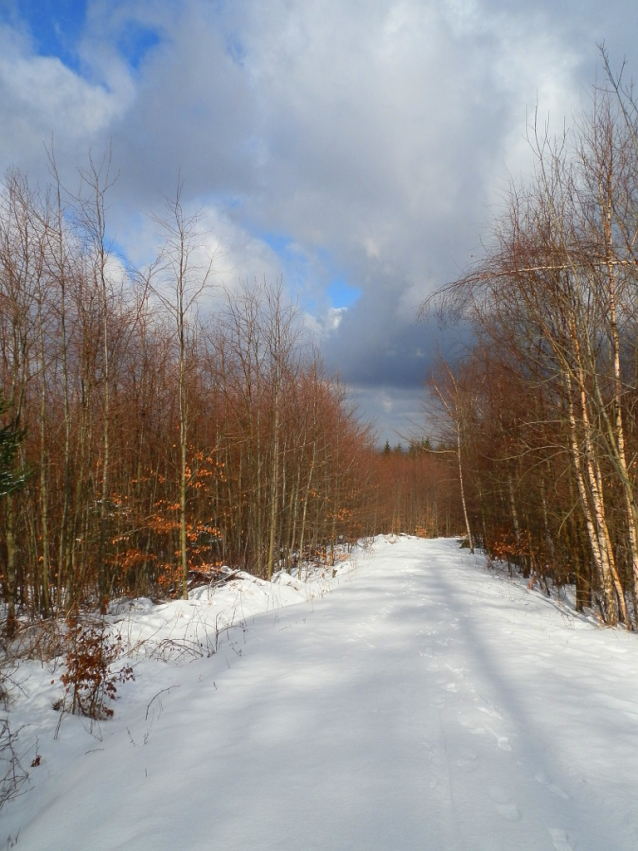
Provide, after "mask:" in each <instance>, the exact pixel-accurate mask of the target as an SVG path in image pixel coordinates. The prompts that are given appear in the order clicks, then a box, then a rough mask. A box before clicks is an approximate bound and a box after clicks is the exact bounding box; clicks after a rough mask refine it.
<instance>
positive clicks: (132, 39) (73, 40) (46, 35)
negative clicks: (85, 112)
mask: <svg viewBox="0 0 638 851" xmlns="http://www.w3.org/2000/svg"><path fill="white" fill-rule="evenodd" d="M86 11H87V0H8V1H7V0H5V2H2V0H0V21H3V22H5V23H8V24H9V25H11V26H13V27H17V28H20V29H24V28H26V30H27V31H28V32H29V34H30V36H31V39H32V41H33V48H34V50H35V51H36V53H37V54H38V55H40V56H56V57H57V58H58V59H59V60H60V61H61V62H63V63H64V64H65V65H66V66H67V67H68V68H70V69H71V70H72V71H75V72H76V73H78V74H82V72H83V70H85V69H83V67H82V62H81V60H80V57H79V54H78V49H77V46H78V42H79V41H80V38H81V36H82V33H83V30H84V26H85V23H86ZM160 41H161V37H160V34H159V33H158V31H157V30H155V29H153V28H151V27H146V26H144V25H142V24H140V23H138V22H137V21H133V20H127V21H125V23H124V25H123V27H122V28H121V30H120V32H119V34H118V37H117V39H116V46H117V50H118V52H119V54H120V55H121V56H122V58H123V59H124V60H125V61H126V62H127V63H128V64H129V66H130V67H131V68H132V69H133V70H138V69H139V67H140V65H141V63H142V61H143V60H144V58H145V57H146V55H147V54H148V52H149V51H150V50H152V49H153V48H154V47H156V46H157V45H158V44H159V43H160Z"/></svg>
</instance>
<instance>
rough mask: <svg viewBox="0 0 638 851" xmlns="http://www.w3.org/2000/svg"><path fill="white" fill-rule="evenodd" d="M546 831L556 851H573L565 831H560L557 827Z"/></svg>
mask: <svg viewBox="0 0 638 851" xmlns="http://www.w3.org/2000/svg"><path fill="white" fill-rule="evenodd" d="M548 830H549V835H550V836H551V837H552V842H553V843H554V848H555V849H556V851H574V846H573V845H572V843H571V842H570V839H569V834H568V833H567V831H566V830H562V829H561V828H559V827H550V828H548Z"/></svg>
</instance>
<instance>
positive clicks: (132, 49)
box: [117, 21, 161, 71]
mask: <svg viewBox="0 0 638 851" xmlns="http://www.w3.org/2000/svg"><path fill="white" fill-rule="evenodd" d="M160 41H161V38H160V35H159V33H158V32H157V30H155V29H152V28H150V27H145V26H142V24H139V23H138V22H137V21H127V23H126V24H125V27H124V29H123V30H122V32H121V34H120V37H119V38H118V40H117V49H118V52H119V53H120V55H121V56H122V57H123V58H124V59H125V60H126V61H127V62H128V64H129V65H130V67H131V68H133V69H134V70H135V71H137V70H139V67H140V65H141V64H142V62H143V61H144V59H145V57H146V55H147V54H148V52H149V51H150V50H152V49H153V48H154V47H157V45H158V44H159V43H160Z"/></svg>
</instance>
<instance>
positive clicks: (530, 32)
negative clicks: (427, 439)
mask: <svg viewBox="0 0 638 851" xmlns="http://www.w3.org/2000/svg"><path fill="white" fill-rule="evenodd" d="M636 30H637V23H636V15H635V14H634V13H633V12H631V11H628V6H627V3H626V2H620V0H609V2H607V3H605V4H604V6H603V4H600V3H599V2H593V0H581V2H576V0H564V2H562V3H560V4H556V3H554V2H551V3H550V2H549V0H528V2H527V3H525V4H522V3H512V2H509V0H445V2H443V1H442V0H365V2H364V0H352V2H347V3H346V2H343V0H232V2H231V0H225V1H224V0H87V2H85V3H84V2H71V0H0V166H1V167H2V169H3V170H4V169H5V168H7V167H9V166H17V167H19V168H21V169H23V170H24V171H26V172H27V173H28V174H29V176H30V177H31V178H32V179H33V180H36V181H40V182H45V181H46V179H47V170H46V157H45V155H44V146H45V145H47V144H50V143H51V140H53V144H54V148H55V152H56V157H57V160H58V164H59V166H60V169H61V171H62V173H63V176H64V177H65V179H66V180H68V181H69V182H71V183H72V182H73V181H74V180H77V177H76V175H77V171H76V169H77V166H78V165H81V164H82V163H83V162H85V161H86V157H87V154H88V152H89V151H92V152H93V153H94V154H95V153H96V152H101V151H104V150H107V149H108V148H109V146H110V148H111V150H112V156H113V167H114V169H115V170H116V171H117V172H119V175H120V177H119V179H118V182H117V184H116V186H115V187H114V189H113V195H112V203H111V207H110V211H109V214H110V217H111V218H110V222H111V229H112V232H113V238H114V239H115V240H116V242H117V244H118V246H121V248H122V250H123V251H125V252H126V253H127V254H128V255H129V256H131V258H132V259H134V260H136V261H137V260H139V259H143V258H144V257H146V256H147V255H148V253H149V252H150V251H151V250H152V247H153V234H152V233H151V232H150V229H149V226H148V220H147V219H146V218H145V216H144V214H145V213H146V212H148V211H151V210H154V209H157V208H158V206H159V205H160V204H161V197H162V194H163V193H166V194H169V195H170V194H171V193H172V191H173V190H174V186H175V182H176V178H177V175H178V174H180V175H182V177H183V179H184V186H185V193H186V196H185V200H186V202H187V204H189V205H191V207H192V209H195V208H198V209H201V210H202V211H203V212H204V214H205V219H206V225H207V227H208V228H210V230H211V231H212V233H213V234H214V239H215V240H216V245H217V246H218V248H219V256H220V258H221V261H220V263H221V268H220V270H219V275H220V277H221V278H223V280H224V283H225V284H226V285H230V286H232V285H233V284H234V283H235V282H237V281H241V280H243V281H251V280H255V279H257V280H263V279H264V278H266V279H268V280H279V279H283V281H284V283H285V285H286V286H287V287H288V288H289V290H290V291H291V296H292V297H293V298H296V299H297V300H298V301H299V303H300V304H301V305H302V307H303V309H304V310H305V311H306V312H307V321H308V325H309V327H311V328H312V329H313V330H314V332H315V333H316V334H317V338H318V342H319V345H320V347H321V349H322V352H323V355H324V358H325V360H326V363H327V364H328V366H330V367H331V368H333V369H335V370H338V371H339V374H340V376H341V378H342V380H344V381H345V382H346V383H347V384H348V386H349V387H350V388H351V391H352V394H353V398H356V399H357V400H358V402H359V404H360V408H361V412H362V414H363V415H364V416H365V417H374V418H376V420H377V423H378V426H379V433H380V440H385V438H386V437H388V438H389V439H390V440H391V442H396V441H397V440H398V439H399V436H401V438H402V439H404V438H405V435H406V433H408V432H409V431H412V430H414V429H415V428H418V425H419V422H422V415H421V401H422V398H423V390H422V382H423V379H424V377H425V376H426V374H427V372H428V369H429V367H430V365H431V363H432V360H433V358H434V357H435V356H436V355H437V353H438V352H439V351H440V350H441V349H443V350H447V351H450V350H452V349H453V347H454V346H456V345H458V340H453V339H451V338H450V337H449V332H448V337H447V338H446V337H442V336H441V334H440V332H439V331H438V330H437V328H436V327H434V326H427V325H423V324H419V323H417V321H416V316H417V312H418V307H419V305H420V303H421V302H422V300H423V299H424V298H425V297H426V296H427V295H428V293H429V292H431V291H432V289H434V288H436V287H438V286H441V285H442V284H444V283H446V282H447V281H449V280H451V279H454V278H455V277H457V276H458V274H459V273H460V272H461V271H462V270H463V269H464V268H465V267H466V266H467V264H468V263H469V262H470V258H471V255H472V254H473V253H476V251H477V250H480V244H481V240H482V239H483V238H484V236H485V233H486V229H487V228H488V226H489V223H490V219H491V217H492V216H493V215H494V213H495V212H496V211H497V210H498V209H499V205H500V204H501V203H502V199H503V196H504V192H505V190H506V188H507V186H508V184H509V181H510V180H511V179H512V178H515V179H516V178H518V177H519V176H521V175H522V176H524V175H525V174H527V173H529V170H530V167H531V157H530V151H529V147H528V146H527V144H526V142H525V132H526V124H527V121H528V119H529V115H530V114H533V112H534V110H535V109H536V108H537V109H538V111H539V115H540V116H541V117H542V119H543V121H544V120H545V119H546V118H547V117H549V120H550V122H552V126H554V127H556V128H558V129H560V128H562V126H563V121H564V120H566V121H567V123H568V124H569V122H570V121H571V120H572V117H573V115H574V114H575V112H577V110H578V109H579V107H580V106H582V105H583V104H586V103H587V101H588V98H589V95H590V92H591V84H592V82H593V80H594V79H595V76H596V74H597V72H598V74H600V63H599V55H598V50H597V47H596V45H597V43H599V42H601V41H603V40H604V41H605V43H606V45H607V47H608V49H609V51H610V55H611V57H612V61H613V62H614V64H615V65H616V66H618V65H619V64H620V62H621V61H622V59H623V58H624V57H626V58H627V60H628V70H629V73H630V74H633V75H634V76H635V75H636V73H637V71H636V67H637V65H638V62H637V61H636V60H637V59H638V56H637V55H636V54H637V52H638V48H636V44H637V43H638V42H637V39H636V36H637V35H638V33H637V31H636Z"/></svg>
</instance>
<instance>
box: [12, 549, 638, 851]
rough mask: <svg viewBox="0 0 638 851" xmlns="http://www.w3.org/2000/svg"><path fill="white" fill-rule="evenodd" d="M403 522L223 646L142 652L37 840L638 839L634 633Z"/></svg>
mask: <svg viewBox="0 0 638 851" xmlns="http://www.w3.org/2000/svg"><path fill="white" fill-rule="evenodd" d="M391 540H395V539H380V540H379V541H378V542H377V543H376V544H375V552H374V553H373V554H372V555H371V556H370V557H369V558H367V557H366V558H361V559H360V561H359V563H358V566H357V568H356V575H355V577H354V579H353V581H352V582H347V583H345V584H344V585H343V586H341V587H340V588H338V589H336V590H335V591H333V592H332V593H330V594H329V595H326V596H325V597H324V598H322V599H320V600H318V601H311V602H309V603H307V604H302V605H300V606H294V607H289V608H287V609H281V610H278V611H276V612H270V613H268V614H264V615H260V616H257V617H255V618H254V619H251V620H249V621H248V622H247V623H245V624H244V625H243V628H240V629H235V630H234V631H233V632H232V633H230V635H229V637H228V640H227V641H226V643H225V644H222V646H221V647H220V650H219V652H218V653H217V654H216V655H215V656H213V657H212V658H210V659H200V660H197V661H195V662H193V663H191V664H188V665H184V666H181V667H179V668H175V667H170V666H167V665H164V666H161V667H157V666H159V663H155V665H156V667H154V668H153V669H152V676H151V675H150V674H148V675H146V674H145V670H146V669H144V668H141V669H140V674H139V677H138V682H136V683H135V685H134V686H133V685H132V686H130V687H128V688H127V691H126V696H125V698H123V700H122V704H121V705H120V704H118V706H117V709H116V717H115V719H113V721H111V722H109V723H108V724H104V725H103V729H102V732H103V735H104V742H103V744H96V745H95V752H93V753H90V754H86V753H85V754H83V755H82V756H81V757H80V756H79V757H78V759H77V761H76V763H74V765H73V771H72V772H71V773H70V774H69V776H65V777H63V778H60V779H59V781H58V783H57V784H56V789H55V792H51V796H50V801H49V805H48V806H47V807H46V808H44V809H42V810H40V811H39V813H37V815H35V817H34V819H33V823H32V824H31V825H28V826H25V829H24V832H23V837H24V839H23V837H22V836H21V842H22V841H24V843H25V845H24V847H25V848H26V847H28V848H30V849H33V851H38V849H54V848H62V847H64V848H66V849H70V851H75V850H76V849H77V851H80V849H84V848H89V847H90V848H91V849H92V851H116V849H123V851H124V849H126V851H147V849H148V851H151V849H152V851H168V849H170V851H174V849H176V848H185V849H186V848H187V849H189V850H190V851H200V849H201V851H203V849H207V851H210V849H220V851H221V849H226V848H233V849H236V851H243V850H244V849H246V851H248V849H251V851H259V849H263V851H270V849H273V851H274V849H277V851H355V849H356V851H377V850H378V851H403V849H405V850H406V851H407V849H410V851H512V849H517V851H607V849H611V848H613V849H615V851H630V849H631V851H635V849H636V848H638V805H637V804H636V803H635V789H636V788H638V769H637V768H636V760H635V752H636V744H637V743H638V733H637V728H638V685H637V683H638V676H636V674H638V666H637V664H636V660H637V658H638V656H637V654H638V646H637V645H636V638H635V637H634V636H631V635H628V634H626V633H623V632H620V631H610V630H598V629H595V628H593V627H592V626H591V624H589V623H587V622H585V621H584V620H582V619H577V618H573V617H571V616H569V615H567V614H566V613H565V612H561V610H560V608H559V607H557V606H556V605H554V604H553V601H548V600H546V599H544V598H543V597H541V596H540V595H539V594H537V593H536V592H531V591H529V590H528V589H527V588H525V587H524V586H522V585H521V584H520V583H518V584H517V583H514V582H509V581H508V580H507V578H506V577H504V576H499V575H496V574H490V573H489V572H487V571H486V570H485V569H484V567H483V565H482V564H479V559H480V557H474V556H471V555H470V554H469V553H468V552H467V551H462V550H460V549H459V546H458V541H451V540H435V541H422V540H417V539H414V538H398V539H396V540H395V542H394V543H391ZM149 670H150V669H149ZM145 677H146V678H147V680H148V681H147V682H145ZM162 678H163V679H162ZM177 684H179V688H175V689H173V690H172V691H170V692H167V693H166V694H164V695H163V697H162V700H161V711H159V709H160V707H159V703H157V704H155V705H154V706H155V710H157V711H155V710H154V713H155V714H154V715H153V717H152V718H151V720H150V721H149V717H148V710H147V705H148V701H149V700H150V699H151V697H152V696H153V693H155V692H157V691H159V689H160V688H164V687H167V686H169V685H177ZM136 693H137V696H136ZM141 696H143V703H142V701H141V700H140V697H141ZM64 729H65V725H63V727H62V731H63V732H64ZM88 750H89V748H88V747H85V751H88ZM628 790H629V791H628ZM52 836H57V837H58V840H59V838H60V837H64V841H61V840H60V841H56V842H55V843H53V844H51V842H49V844H47V837H48V839H49V840H50V839H51V837H52Z"/></svg>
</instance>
